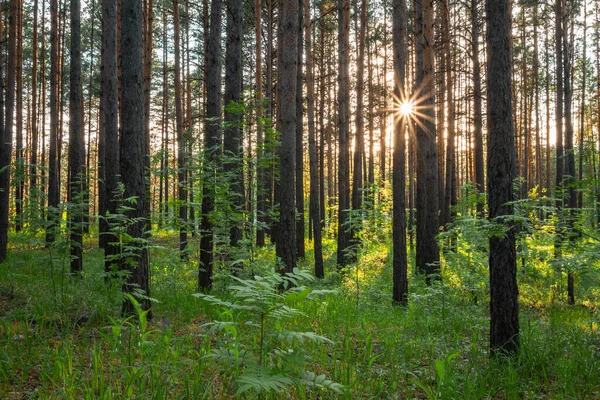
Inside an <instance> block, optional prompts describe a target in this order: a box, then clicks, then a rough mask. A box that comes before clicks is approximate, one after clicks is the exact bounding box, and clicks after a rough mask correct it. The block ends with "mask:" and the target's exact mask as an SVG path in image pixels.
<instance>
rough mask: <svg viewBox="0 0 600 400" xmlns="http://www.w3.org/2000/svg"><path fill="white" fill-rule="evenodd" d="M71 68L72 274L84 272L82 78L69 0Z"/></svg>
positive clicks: (76, 16) (77, 15) (74, 0)
mask: <svg viewBox="0 0 600 400" xmlns="http://www.w3.org/2000/svg"><path fill="white" fill-rule="evenodd" d="M70 60H71V65H70V67H69V202H70V203H71V205H70V208H69V235H70V243H69V246H70V248H71V273H72V274H80V273H81V272H82V271H83V224H84V218H83V213H84V211H85V210H84V209H83V206H84V183H85V164H84V160H85V139H84V131H83V84H82V78H81V3H80V1H79V0H71V51H70Z"/></svg>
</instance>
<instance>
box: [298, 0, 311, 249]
mask: <svg viewBox="0 0 600 400" xmlns="http://www.w3.org/2000/svg"><path fill="white" fill-rule="evenodd" d="M298 1H299V7H298V11H299V14H298V69H297V71H296V176H295V179H296V188H295V189H296V253H297V255H298V258H304V257H305V255H306V249H305V246H304V231H305V225H306V224H305V223H304V220H305V218H304V140H303V138H304V123H303V121H302V116H303V114H304V113H303V111H304V110H303V108H304V95H303V92H302V78H303V71H302V54H303V51H304V38H303V31H304V5H303V4H304V2H305V1H309V0H298Z"/></svg>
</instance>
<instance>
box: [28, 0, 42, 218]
mask: <svg viewBox="0 0 600 400" xmlns="http://www.w3.org/2000/svg"><path fill="white" fill-rule="evenodd" d="M38 8H39V7H38V0H34V1H33V32H32V35H33V37H32V46H31V51H32V57H31V156H30V159H29V164H30V167H29V201H30V203H31V213H32V220H36V219H37V217H38V207H39V205H40V202H39V188H38V187H37V183H38V180H37V174H38V173H39V171H38V143H39V133H38V121H37V119H38ZM43 128H44V127H42V129H43Z"/></svg>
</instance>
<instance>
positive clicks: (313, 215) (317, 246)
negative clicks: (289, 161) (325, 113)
mask: <svg viewBox="0 0 600 400" xmlns="http://www.w3.org/2000/svg"><path fill="white" fill-rule="evenodd" d="M304 32H305V35H306V49H305V54H306V105H307V119H308V121H307V122H308V153H309V172H310V199H309V208H310V211H309V214H310V220H311V222H312V224H311V225H312V232H313V243H314V257H315V259H314V261H315V276H316V277H317V278H324V277H325V271H324V268H323V244H322V238H321V210H320V207H319V171H318V167H319V166H318V161H317V141H316V137H315V136H316V135H315V83H314V76H313V53H312V51H313V50H312V33H311V18H310V0H304ZM321 95H322V93H321ZM321 168H323V166H322V165H321Z"/></svg>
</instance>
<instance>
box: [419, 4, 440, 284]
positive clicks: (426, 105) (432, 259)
mask: <svg viewBox="0 0 600 400" xmlns="http://www.w3.org/2000/svg"><path fill="white" fill-rule="evenodd" d="M415 11H416V18H417V24H416V34H417V57H416V87H417V88H419V89H418V90H419V94H418V98H419V99H421V100H419V103H418V105H417V107H418V108H419V110H420V112H419V114H420V116H418V118H419V121H418V123H417V131H416V135H417V196H416V204H417V252H416V265H417V269H418V270H419V271H420V272H422V273H425V275H426V279H427V282H428V283H430V282H431V276H432V275H435V274H439V272H440V265H439V261H440V255H439V250H438V245H437V242H436V238H435V237H436V235H437V234H438V230H439V218H438V210H439V206H438V193H437V192H438V170H437V169H438V164H437V163H438V160H437V149H436V129H435V99H434V95H435V71H434V52H433V0H425V1H424V2H423V3H420V2H418V1H417V2H416V3H415Z"/></svg>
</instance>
